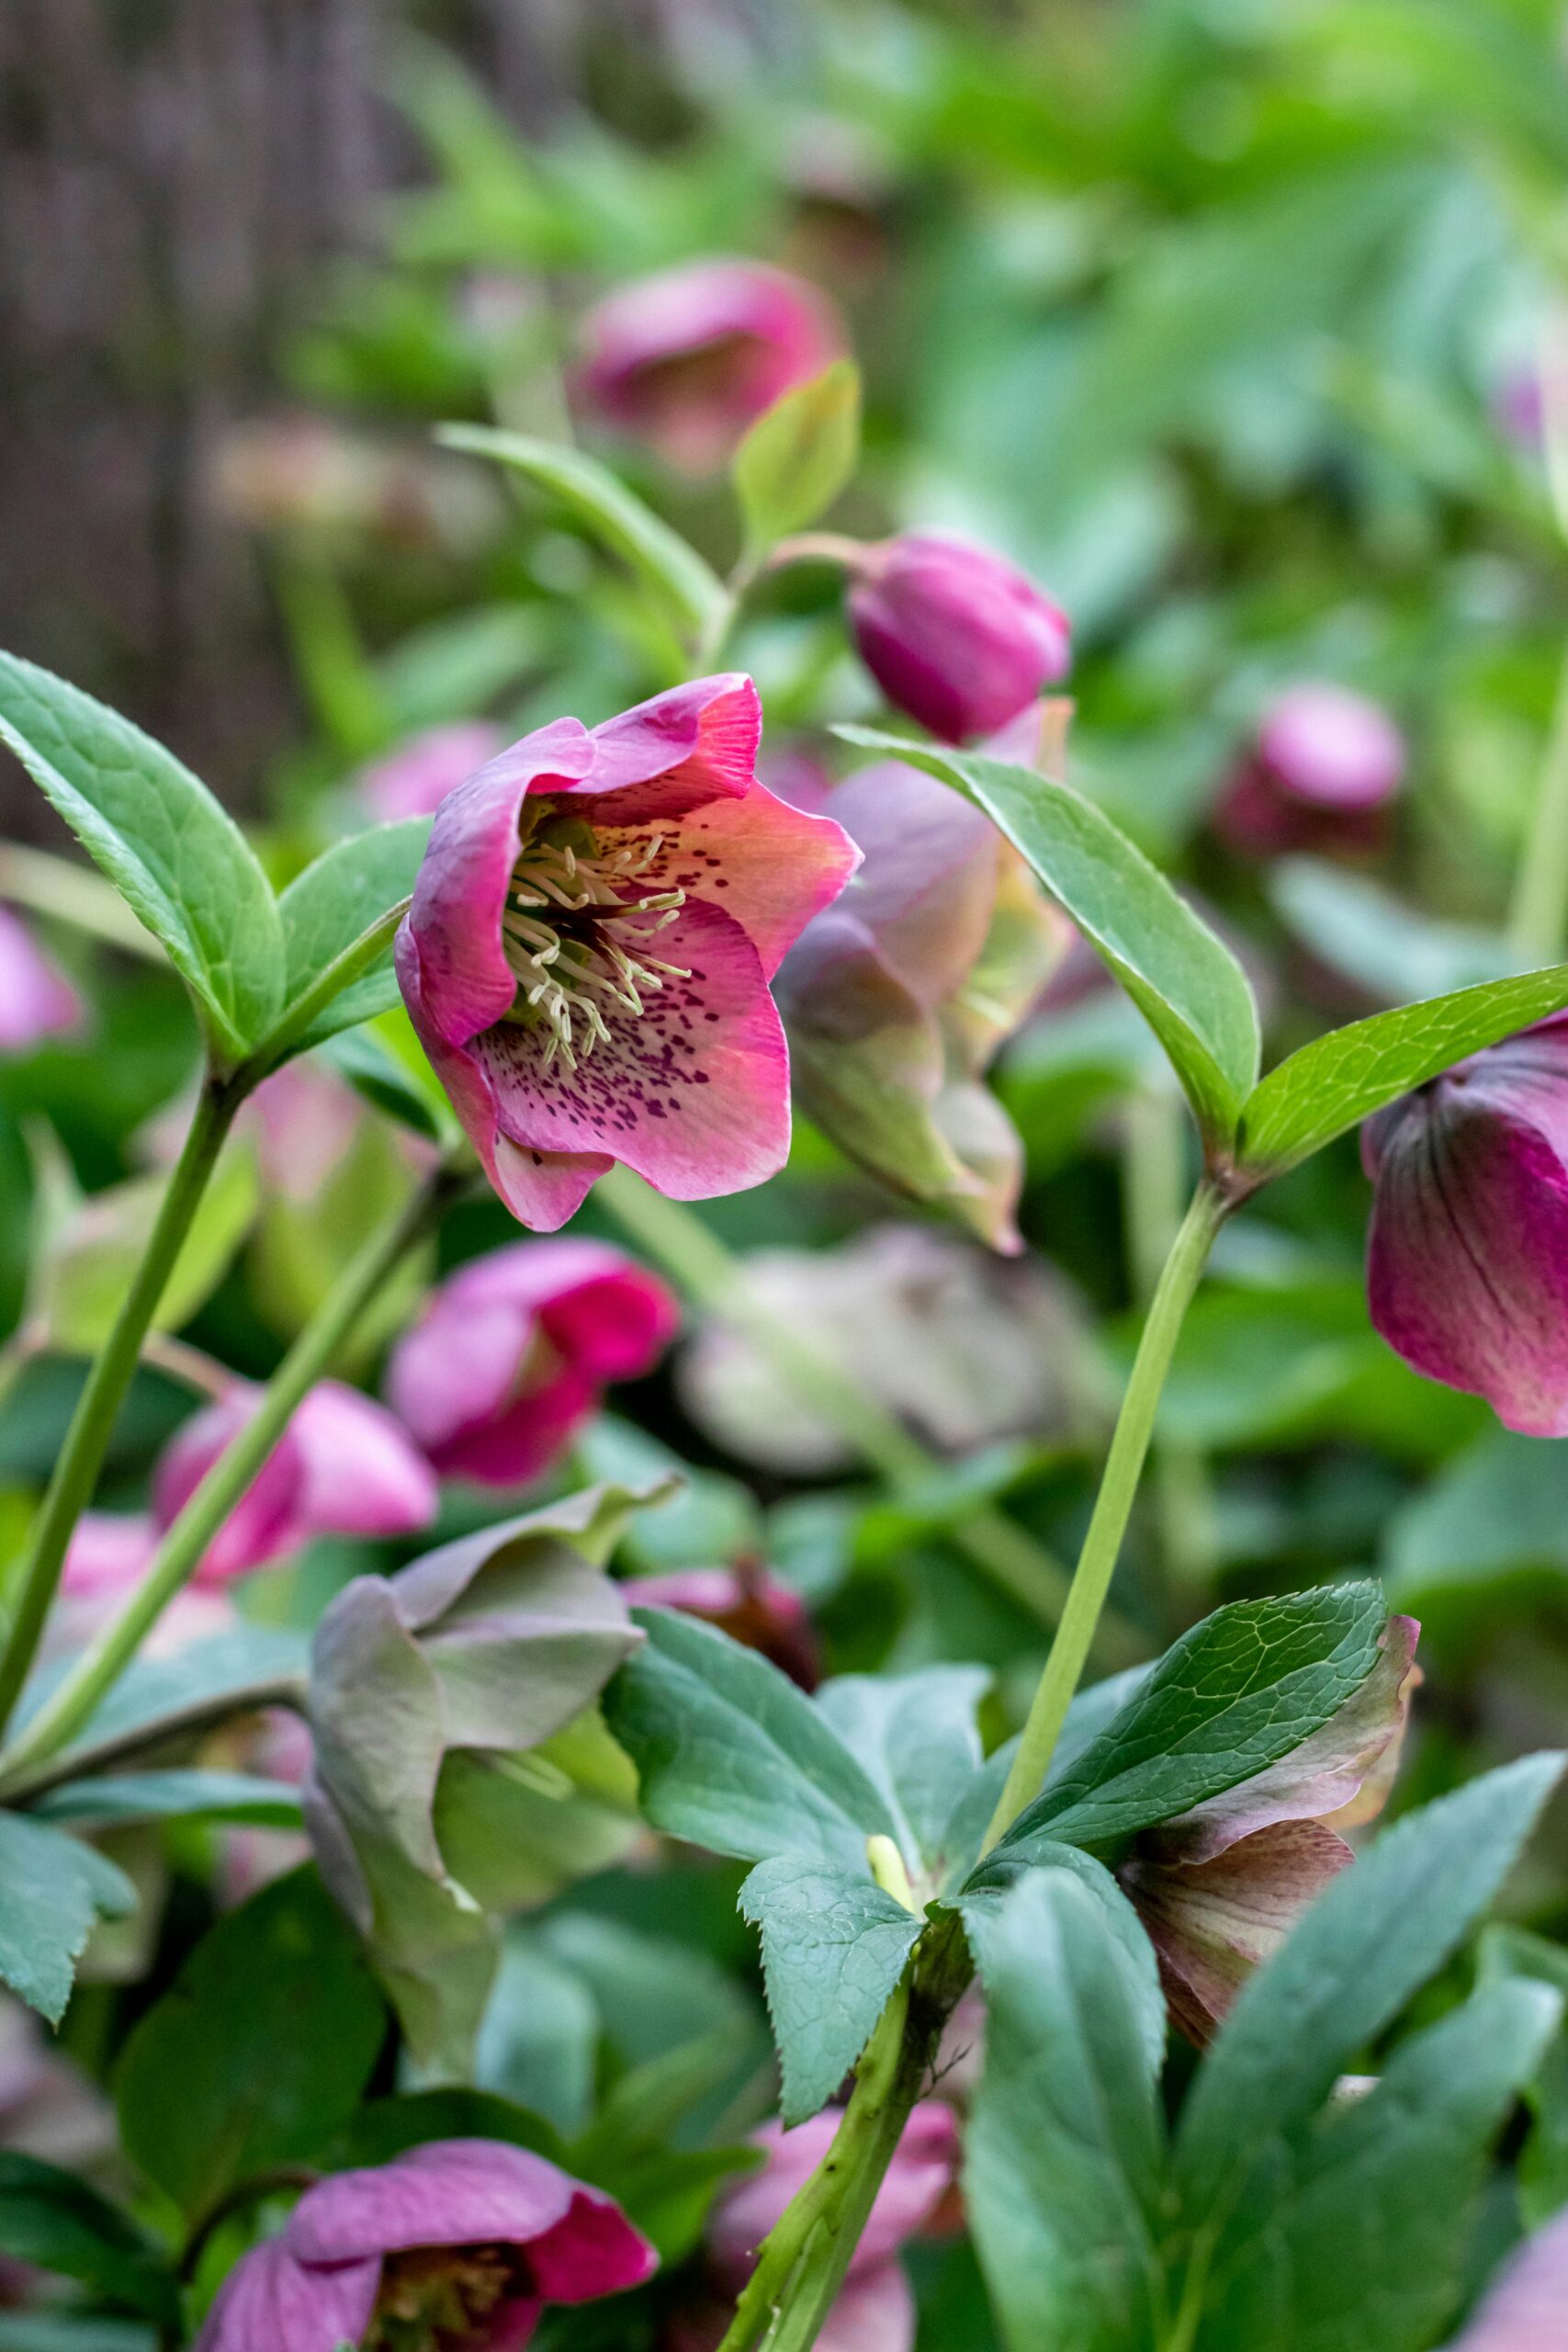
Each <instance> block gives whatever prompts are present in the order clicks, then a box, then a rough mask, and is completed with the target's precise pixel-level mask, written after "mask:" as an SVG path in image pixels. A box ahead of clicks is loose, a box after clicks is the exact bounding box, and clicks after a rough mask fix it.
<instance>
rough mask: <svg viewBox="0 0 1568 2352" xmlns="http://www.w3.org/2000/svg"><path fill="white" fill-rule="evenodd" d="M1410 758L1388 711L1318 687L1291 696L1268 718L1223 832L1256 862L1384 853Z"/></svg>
mask: <svg viewBox="0 0 1568 2352" xmlns="http://www.w3.org/2000/svg"><path fill="white" fill-rule="evenodd" d="M1405 757H1406V754H1405V745H1404V736H1403V735H1402V734H1401V733H1400V731H1399V729H1398V728H1397V727H1396V726H1395V724H1394V722H1393V719H1392V718H1390V717H1389V714H1388V712H1387V711H1386V710H1384V709H1383V707H1382V705H1381V704H1380V703H1375V702H1371V701H1370V700H1369V699H1368V697H1367V696H1366V695H1358V694H1352V693H1351V692H1350V691H1349V690H1348V688H1347V687H1345V686H1336V685H1330V684H1322V683H1318V682H1315V681H1314V682H1311V683H1306V684H1301V685H1297V686H1291V687H1288V688H1287V689H1286V691H1285V692H1284V693H1283V694H1282V695H1279V696H1278V697H1277V698H1276V699H1275V701H1274V702H1272V703H1271V704H1270V705H1269V708H1268V710H1267V711H1266V712H1265V713H1264V716H1263V720H1262V723H1261V725H1260V726H1259V728H1258V736H1257V741H1256V743H1255V744H1254V747H1253V749H1252V751H1251V752H1250V753H1249V755H1248V756H1247V758H1246V759H1245V760H1244V761H1243V763H1242V764H1241V766H1240V767H1239V769H1238V770H1237V772H1236V775H1235V777H1234V778H1233V780H1232V782H1231V784H1230V786H1229V788H1228V790H1227V792H1226V793H1225V796H1224V799H1223V800H1222V801H1221V802H1220V805H1219V807H1218V809H1216V811H1215V816H1214V822H1215V825H1216V827H1217V829H1218V831H1220V833H1221V834H1222V835H1223V836H1224V839H1225V840H1226V841H1228V842H1230V843H1231V845H1232V847H1233V848H1235V849H1238V850H1240V851H1242V852H1243V853H1245V854H1247V855H1249V856H1258V857H1262V856H1270V855H1274V854H1278V853H1279V852H1280V851H1283V850H1315V849H1347V848H1358V847H1359V848H1375V847H1376V846H1377V845H1378V843H1379V842H1381V840H1382V835H1383V831H1384V824H1385V811H1386V807H1387V804H1388V802H1389V801H1390V800H1392V799H1393V796H1394V794H1395V793H1396V792H1397V791H1398V790H1399V787H1400V785H1401V783H1402V782H1403V781H1404V766H1405Z"/></svg>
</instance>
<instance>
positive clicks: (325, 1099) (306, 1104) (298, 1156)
mask: <svg viewBox="0 0 1568 2352" xmlns="http://www.w3.org/2000/svg"><path fill="white" fill-rule="evenodd" d="M240 1117H241V1125H242V1126H243V1128H244V1129H245V1131H246V1132H249V1133H254V1136H255V1139H256V1159H257V1161H258V1164H259V1166H260V1168H261V1173H262V1181H263V1182H264V1183H265V1185H266V1186H267V1188H268V1189H269V1191H271V1192H274V1193H284V1194H286V1195H287V1196H288V1199H290V1200H294V1201H309V1200H311V1199H313V1198H314V1196H315V1194H316V1193H318V1192H320V1190H321V1186H322V1185H323V1184H324V1183H325V1182H326V1180H327V1178H328V1177H329V1176H330V1175H331V1173H332V1171H333V1169H334V1168H335V1167H336V1166H337V1164H338V1162H339V1160H341V1159H343V1157H344V1153H345V1152H346V1151H347V1150H348V1148H349V1146H350V1144H351V1143H352V1142H353V1141H354V1138H355V1134H356V1133H357V1132H358V1129H359V1126H360V1124H361V1121H362V1119H363V1117H364V1105H363V1103H361V1102H360V1100H359V1097H358V1096H357V1095H356V1094H355V1091H354V1089H353V1088H352V1087H351V1086H345V1085H344V1082H343V1080H341V1079H338V1078H334V1077H333V1075H332V1073H331V1071H330V1070H326V1069H320V1068H318V1066H317V1065H316V1063H315V1062H314V1061H312V1060H307V1059H299V1060H296V1061H291V1062H286V1063H285V1064H284V1067H283V1068H282V1069H280V1070H276V1071H274V1073H273V1075H272V1077H271V1078H269V1079H267V1080H265V1082H264V1083H263V1084H262V1085H260V1086H258V1087H257V1089H256V1091H255V1092H254V1094H253V1095H252V1096H251V1098H250V1101H249V1102H248V1103H246V1104H245V1107H244V1109H243V1112H242V1113H241V1114H240Z"/></svg>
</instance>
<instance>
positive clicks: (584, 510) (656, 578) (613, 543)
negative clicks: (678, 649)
mask: <svg viewBox="0 0 1568 2352" xmlns="http://www.w3.org/2000/svg"><path fill="white" fill-rule="evenodd" d="M436 439H437V440H438V441H442V442H445V444H446V447H447V448H449V449H466V450H468V452H469V454H470V455H471V456H473V457H476V458H494V459H495V461H496V463H497V464H498V465H502V466H514V467H515V468H516V469H517V471H518V472H519V473H523V474H526V475H527V477H528V479H529V481H534V482H536V483H537V484H538V485H539V487H540V489H541V490H547V491H548V492H550V493H551V495H552V496H553V497H555V498H556V499H558V501H559V503H561V505H563V506H564V507H565V508H566V509H567V510H568V512H569V513H570V514H571V515H575V516H576V518H577V520H578V521H579V522H580V523H581V524H582V525H583V526H585V527H586V528H587V529H588V530H589V531H591V532H592V535H593V537H595V538H596V539H598V540H599V542H600V543H601V545H602V546H604V547H606V548H609V549H610V550H611V552H612V553H613V554H615V555H618V556H619V557H620V558H621V559H622V560H623V561H624V562H626V563H627V564H629V565H630V567H631V569H632V570H633V571H635V572H636V573H637V575H638V577H639V578H640V579H642V580H644V581H646V582H647V583H648V585H649V587H650V588H652V589H653V590H654V591H655V592H656V593H657V594H659V595H660V596H661V597H662V598H663V599H664V601H665V603H666V604H667V605H669V606H670V607H671V611H672V612H673V613H674V615H675V616H676V618H677V619H678V620H679V621H680V622H681V623H682V626H683V627H684V628H685V629H686V630H687V631H688V632H689V633H690V634H692V635H697V634H699V633H700V632H701V630H702V629H703V628H704V627H705V624H706V623H707V621H708V620H709V619H710V618H711V617H712V616H713V614H714V612H715V610H716V607H717V605H719V603H720V601H721V600H722V598H723V595H724V588H723V585H722V583H721V582H720V581H719V579H718V577H717V575H716V573H715V572H714V571H711V570H710V569H709V567H708V565H707V564H705V562H704V561H703V559H702V557H701V556H700V555H698V553H697V551H696V549H695V548H691V547H688V546H687V544H686V542H685V540H684V539H683V538H682V537H681V536H680V534H679V532H677V531H672V530H671V527H670V526H669V524H668V523H665V522H662V521H660V517H659V516H658V515H656V514H654V512H653V510H652V508H651V507H649V506H645V505H644V504H643V503H642V501H641V499H640V498H637V497H636V496H635V495H634V494H633V492H631V491H629V490H628V489H627V488H626V484H625V482H623V481H619V480H618V479H617V478H616V476H615V474H613V473H612V472H611V471H610V469H609V468H608V467H607V466H602V465H600V464H599V463H598V462H597V461H596V460H595V459H594V458H585V457H584V456H583V455H582V452H581V450H580V449H564V448H561V447H559V446H558V444H557V443H555V442H553V441H536V440H533V439H531V438H530V437H529V436H528V435H525V434H522V433H498V432H496V431H495V430H494V429H493V428H492V427H491V426H490V425H487V424H444V425H442V426H441V427H440V429H439V431H438V432H437V434H436Z"/></svg>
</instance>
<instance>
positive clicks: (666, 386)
mask: <svg viewBox="0 0 1568 2352" xmlns="http://www.w3.org/2000/svg"><path fill="white" fill-rule="evenodd" d="M582 341H583V356H582V359H581V364H580V366H579V368H578V369H577V371H576V375H575V378H574V388H575V390H576V392H577V394H578V397H579V399H580V400H581V402H582V403H583V405H584V406H586V407H588V408H591V409H593V410H596V411H597V413H599V414H600V415H601V416H602V417H604V419H605V420H606V421H607V422H608V423H609V424H615V425H617V426H619V427H620V428H621V429H622V430H623V431H625V432H628V433H635V434H637V435H638V436H639V437H640V438H641V439H643V440H645V441H648V442H649V443H651V445H652V446H653V447H654V448H656V449H657V450H658V451H659V452H660V455H661V456H662V457H664V458H667V459H668V460H669V462H670V463H671V465H673V466H678V467H679V468H680V469H682V472H685V473H690V474H705V473H713V472H716V470H717V469H718V468H719V467H721V466H722V465H724V464H725V462H726V461H727V459H728V458H729V457H730V455H731V453H732V452H733V450H734V449H735V447H736V445H737V443H738V442H739V439H740V437H741V435H743V434H744V432H745V430H746V428H747V426H748V425H749V424H752V423H753V422H754V420H755V419H756V418H757V417H759V416H761V414H762V413H763V411H764V410H765V409H769V408H772V406H773V402H774V401H776V400H779V399H781V398H782V396H783V395H784V393H785V392H787V391H788V390H790V389H791V387H792V386H793V385H795V384H801V383H805V382H806V381H807V379H808V378H810V377H812V376H816V375H819V374H820V373H821V371H822V369H823V368H826V367H827V366H828V364H829V361H830V360H833V359H836V358H837V357H838V356H839V354H840V351H841V350H842V349H843V334H842V332H841V330H840V326H839V323H838V322H837V320H836V319H835V318H834V316H833V314H832V311H831V310H830V308H829V304H828V302H827V301H826V300H825V299H824V297H823V296H822V295H821V294H820V293H818V290H817V288H815V287H814V286H808V285H807V282H806V280H805V279H804V278H801V277H793V276H791V274H790V273H789V272H788V271H787V270H782V269H771V268H769V267H767V266H765V265H764V264H762V263H761V262H752V261H732V260H718V261H699V262H690V263H685V264H682V266H680V267H679V268H676V269H667V270H660V271H659V272H658V273H657V274H656V275H654V276H653V277H639V278H636V279H634V280H633V281H632V283H631V284H630V285H628V286H622V287H619V288H616V290H615V293H613V294H610V295H607V296H606V297H605V299H604V301H602V302H599V303H597V304H596V305H595V306H594V308H593V309H592V311H590V312H589V313H588V316H587V318H586V319H585V320H584V322H583V330H582Z"/></svg>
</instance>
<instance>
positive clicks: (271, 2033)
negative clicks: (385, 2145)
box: [115, 1867, 387, 2219]
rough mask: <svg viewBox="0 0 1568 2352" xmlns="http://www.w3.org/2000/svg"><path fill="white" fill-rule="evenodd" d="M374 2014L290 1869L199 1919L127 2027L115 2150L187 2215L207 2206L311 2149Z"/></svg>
mask: <svg viewBox="0 0 1568 2352" xmlns="http://www.w3.org/2000/svg"><path fill="white" fill-rule="evenodd" d="M386 2021H387V2012H386V2007H385V2005H384V2003H383V2001H382V1999H381V1996H380V1994H379V1993H378V1990H377V1988H376V1984H375V1980H374V1979H373V1978H372V1976H371V1974H370V1971H369V1968H368V1967H367V1964H366V1962H365V1960H364V1957H363V1955H362V1954H361V1952H360V1949H359V1945H358V1941H357V1939H356V1938H355V1935H354V1932H353V1930H352V1929H351V1928H350V1927H349V1926H348V1924H347V1922H346V1920H345V1919H344V1917H343V1915H342V1913H341V1912H340V1911H339V1910H338V1909H337V1907H336V1905H334V1904H333V1901H332V1899H331V1897H330V1896H329V1895H328V1894H327V1892H326V1890H325V1888H324V1887H323V1886H322V1885H321V1881H320V1879H319V1878H318V1877H317V1876H316V1873H315V1871H314V1869H313V1868H310V1867H307V1868H305V1869H304V1870H299V1871H292V1872H291V1873H290V1874H289V1876H288V1877H287V1878H284V1879H278V1880H276V1882H275V1883H273V1884H272V1885H270V1886H266V1887H264V1888H263V1889H262V1891H261V1893H260V1894H255V1895H253V1896H252V1897H251V1900H250V1901H249V1902H248V1903H246V1904H243V1905H241V1907H240V1909H239V1910H237V1911H231V1912H230V1913H229V1914H228V1916H227V1917H225V1918H222V1919H220V1921H219V1922H218V1925H217V1926H216V1927H215V1928H211V1929H209V1932H208V1934H207V1935H206V1936H204V1937H203V1939H202V1940H201V1942H200V1943H199V1944H197V1948H196V1950H195V1951H194V1952H193V1953H192V1954H191V1956H190V1958H189V1959H188V1960H187V1961H186V1964H185V1966H184V1967H183V1968H182V1969H181V1971H180V1973H179V1974H178V1976H177V1977H176V1978H175V1982H174V1985H172V1987H171V1988H170V1990H169V1991H168V1992H167V1993H165V1994H164V1997H163V1999H162V2000H161V2001H159V2002H157V2003H156V2004H155V2005H154V2007H152V2008H151V2009H149V2010H148V2011H147V2013H146V2015H145V2016H144V2017H143V2018H141V2020H140V2022H139V2023H138V2024H137V2026H136V2027H135V2029H134V2030H133V2031H132V2033H131V2035H130V2039H129V2041H127V2042H126V2045H125V2048H124V2051H123V2052H122V2053H121V2057H120V2062H119V2067H118V2074H117V2076H116V2083H115V2089H116V2096H117V2098H118V2106H119V2124H120V2135H121V2138H122V2139H123V2141H124V2143H125V2148H126V2152H127V2154H129V2155H130V2157H131V2158H132V2159H133V2160H134V2161H135V2162H136V2163H137V2164H138V2165H141V2169H142V2171H143V2172H144V2173H145V2174H146V2175H147V2177H148V2178H149V2179H150V2180H152V2181H153V2182H154V2183H155V2184H156V2185H157V2187H158V2188H162V2189H164V2190H166V2191H167V2193H168V2195H169V2196H171V2197H172V2198H173V2199H174V2200H175V2203H176V2204H177V2205H178V2206H179V2207H180V2209H181V2211H183V2212H184V2213H185V2214H186V2216H187V2217H189V2218H192V2219H194V2218H196V2217H197V2216H199V2215H200V2214H203V2213H205V2212H209V2211H210V2210H211V2208H212V2207H213V2206H214V2205H215V2204H216V2203H217V2202H218V2200H219V2199H220V2198H221V2197H223V2196H224V2195H225V2194H226V2193H227V2191H228V2190H229V2189H231V2188H233V2186H234V2185H235V2183H236V2182H238V2181H242V2180H249V2179H251V2178H252V2177H254V2175H256V2174H257V2173H263V2172H268V2171H271V2170H273V2169H274V2168H275V2167H276V2166H277V2165H290V2164H299V2163H303V2162H307V2161H309V2160H310V2158H311V2157H313V2156H317V2155H319V2154H321V2150H322V2149H323V2148H324V2147H325V2146H326V2144H327V2143H328V2142H329V2141H330V2140H331V2139H332V2138H333V2135H334V2134H335V2133H336V2132H338V2131H341V2130H342V2128H343V2126H344V2123H345V2122H346V2120H347V2119H348V2117H349V2116H350V2115H351V2114H352V2112H353V2110H354V2109H355V2105H356V2104H357V2102H358V2099H359V2097H360V2094H361V2092H362V2091H363V2090H364V2087H365V2085H366V2083H367V2080H368V2079H369V2075H370V2070H371V2068H372V2067H373V2066H374V2064H375V2063H376V2059H377V2056H378V2052H379V2051H380V2047H381V2043H382V2041H383V2040H384V2039H385V2035H386ZM175 2085H177V2086H178V2095H177V2097H175V2096H173V2095H172V2091H171V2086H175Z"/></svg>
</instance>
